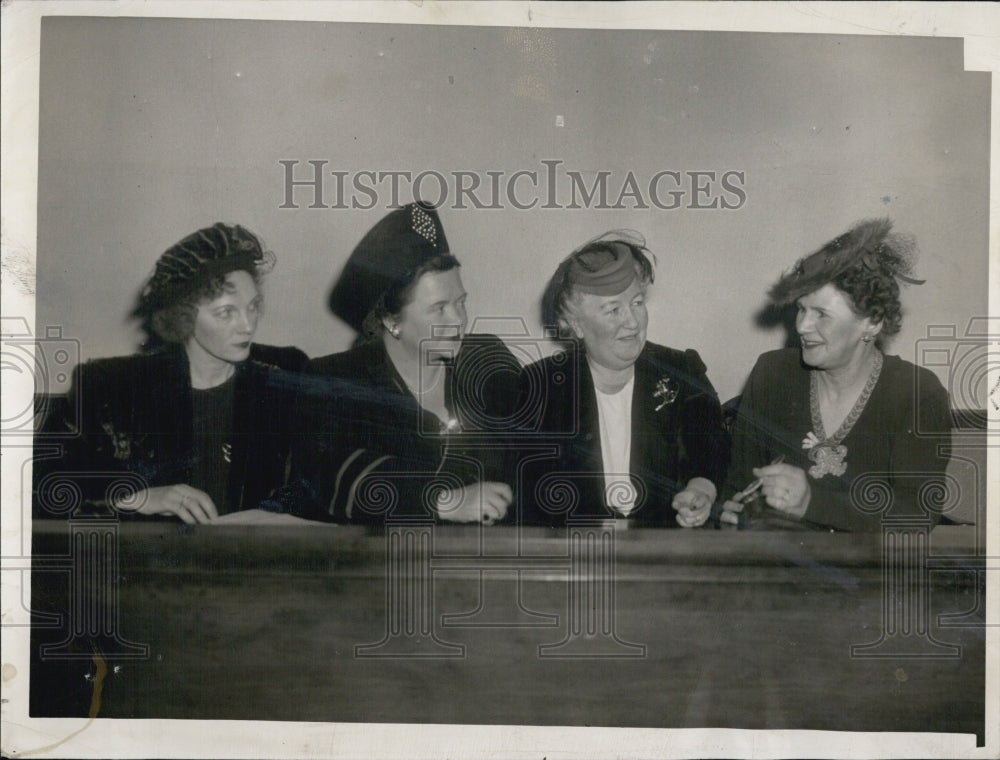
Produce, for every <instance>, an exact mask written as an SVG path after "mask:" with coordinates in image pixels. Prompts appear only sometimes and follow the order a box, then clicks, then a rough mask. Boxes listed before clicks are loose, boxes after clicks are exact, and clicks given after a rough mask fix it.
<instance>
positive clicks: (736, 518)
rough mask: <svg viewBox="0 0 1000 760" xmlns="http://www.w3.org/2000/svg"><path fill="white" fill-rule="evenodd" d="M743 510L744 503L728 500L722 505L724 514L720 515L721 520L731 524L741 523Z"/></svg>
mask: <svg viewBox="0 0 1000 760" xmlns="http://www.w3.org/2000/svg"><path fill="white" fill-rule="evenodd" d="M742 511H743V504H742V503H740V502H738V501H730V500H726V502H725V503H724V504H723V505H722V514H720V515H719V522H720V523H728V524H729V525H739V524H740V512H742Z"/></svg>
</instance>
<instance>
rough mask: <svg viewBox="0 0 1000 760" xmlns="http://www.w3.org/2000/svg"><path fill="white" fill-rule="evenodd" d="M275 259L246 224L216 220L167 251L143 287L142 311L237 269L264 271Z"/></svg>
mask: <svg viewBox="0 0 1000 760" xmlns="http://www.w3.org/2000/svg"><path fill="white" fill-rule="evenodd" d="M274 259H275V257H274V254H273V253H271V252H270V251H268V250H265V249H264V246H263V244H262V243H261V241H260V239H259V238H258V237H257V236H256V235H255V234H254V233H252V232H250V230H248V229H247V228H246V227H242V226H240V225H238V224H235V225H231V224H224V223H222V222H216V223H215V224H213V225H212V226H211V227H205V228H203V229H200V230H198V231H196V232H192V233H191V234H190V235H188V236H187V237H185V238H184V239H182V240H180V241H179V242H177V243H174V244H173V245H172V246H170V247H169V248H168V249H167V250H166V251H164V252H163V254H162V255H161V256H160V258H159V259H158V260H157V262H156V268H155V269H154V271H153V275H152V277H150V278H149V281H148V282H147V283H146V286H145V288H143V291H142V296H141V297H140V307H139V311H141V312H148V313H151V312H153V311H156V310H158V309H162V308H165V307H167V306H170V305H171V304H174V303H176V302H177V301H179V300H181V299H182V298H184V296H186V295H187V294H189V293H191V292H193V291H195V290H197V289H198V287H199V286H201V285H202V284H203V283H205V282H207V281H208V280H210V279H211V278H213V277H216V276H219V275H222V274H227V273H229V272H232V271H235V270H237V269H244V268H245V269H248V270H251V271H254V272H257V273H264V272H266V271H267V270H268V269H270V268H271V267H272V266H273V265H274Z"/></svg>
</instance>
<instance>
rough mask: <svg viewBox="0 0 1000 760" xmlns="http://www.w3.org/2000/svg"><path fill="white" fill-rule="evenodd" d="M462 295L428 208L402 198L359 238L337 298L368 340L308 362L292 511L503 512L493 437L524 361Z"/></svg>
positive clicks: (340, 515) (491, 518)
mask: <svg viewBox="0 0 1000 760" xmlns="http://www.w3.org/2000/svg"><path fill="white" fill-rule="evenodd" d="M465 301H466V292H465V288H464V287H463V285H462V280H461V277H460V276H459V263H458V260H457V259H456V258H455V256H454V255H453V254H452V253H451V250H450V248H449V245H448V240H447V238H446V237H445V232H444V228H443V227H442V225H441V220H440V218H439V216H438V214H437V211H436V210H435V209H434V208H433V207H432V206H429V205H426V204H423V203H420V202H416V203H411V204H408V205H406V206H403V207H401V208H398V209H396V210H394V211H392V212H390V213H389V214H388V215H387V216H385V217H384V218H383V219H382V220H380V221H379V222H378V223H377V224H376V225H375V226H374V227H373V228H372V229H371V230H370V231H369V232H368V233H367V234H366V235H365V236H364V238H363V239H362V240H361V242H360V243H358V245H357V246H356V247H355V249H354V251H353V252H352V253H351V255H350V257H349V259H348V261H347V263H346V265H345V267H344V270H343V273H342V274H341V275H340V277H339V279H338V281H337V283H336V285H335V286H334V288H333V291H332V293H331V296H330V306H331V309H332V311H333V312H334V313H335V314H337V315H338V316H340V317H341V318H342V319H344V321H346V322H347V323H348V324H349V325H351V326H352V327H354V328H355V329H356V330H357V331H358V333H359V336H360V338H361V341H360V344H359V345H357V346H356V347H355V348H353V349H351V350H349V351H346V352H343V353H338V354H332V355H330V356H325V357H322V358H319V359H315V360H313V361H311V362H310V363H309V365H308V366H307V368H306V372H307V374H308V375H309V377H308V378H307V379H306V380H304V381H303V384H304V388H303V392H302V394H301V402H300V407H299V419H300V421H301V428H302V430H303V431H304V432H305V433H306V434H305V435H301V436H299V437H298V438H297V441H298V443H297V445H296V447H295V451H294V454H293V464H294V470H295V472H296V474H297V476H298V482H299V484H300V485H301V486H302V488H301V489H299V491H298V495H297V496H294V497H292V503H293V504H296V506H295V507H293V510H294V511H297V512H299V513H300V514H303V515H304V516H307V517H314V518H320V519H325V520H332V521H335V522H362V523H379V522H383V521H385V520H386V519H388V518H390V517H394V516H404V515H405V516H422V517H425V518H428V519H434V520H441V521H449V522H485V523H491V522H495V521H498V520H501V519H502V518H503V517H504V516H505V515H506V512H507V508H508V506H509V504H510V500H511V489H510V487H509V486H508V485H507V484H506V483H504V482H503V481H502V474H503V456H502V451H501V449H500V448H499V446H498V445H497V441H496V440H495V439H494V435H495V434H497V433H500V432H502V431H503V429H504V428H505V427H508V426H509V425H510V422H509V419H510V415H511V411H512V403H513V401H514V399H515V397H514V393H515V388H514V382H513V381H514V379H515V378H516V375H517V372H518V370H519V369H520V364H519V362H518V361H517V360H516V359H515V358H514V356H513V355H512V354H511V353H510V351H509V350H508V349H507V348H506V346H505V345H504V344H503V342H502V341H500V340H499V339H498V338H497V337H495V336H492V335H470V334H467V333H466V327H467V316H466V307H465ZM303 493H304V494H306V496H305V497H303V496H302V494H303Z"/></svg>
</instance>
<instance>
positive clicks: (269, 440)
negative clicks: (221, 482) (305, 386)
mask: <svg viewBox="0 0 1000 760" xmlns="http://www.w3.org/2000/svg"><path fill="white" fill-rule="evenodd" d="M254 348H255V349H257V351H256V352H252V354H251V356H253V355H257V356H261V355H263V356H267V357H268V358H269V359H271V360H272V361H280V362H282V363H283V364H285V365H286V366H289V367H297V366H301V365H302V364H304V362H305V361H306V359H307V357H306V355H305V354H304V353H302V352H301V351H299V350H298V349H296V348H274V347H268V346H264V347H260V348H258V347H256V346H255V347H254ZM233 383H234V385H233V419H232V440H231V446H232V450H231V461H230V465H229V490H228V494H227V496H228V501H229V504H230V511H237V510H242V509H254V508H257V507H258V506H259V505H260V503H261V502H262V500H264V499H266V498H267V497H268V496H269V495H271V494H272V493H273V491H274V490H275V489H276V488H278V487H279V486H280V485H281V484H282V482H283V480H284V476H285V472H286V466H287V458H288V449H289V438H288V430H287V427H286V423H287V420H289V419H290V417H291V411H292V408H293V402H294V393H293V391H294V385H293V383H292V375H290V374H289V373H287V372H285V371H283V370H281V369H279V368H278V367H277V366H275V365H274V364H264V363H262V362H260V361H257V360H255V359H253V358H251V359H248V360H247V361H245V362H241V363H240V364H238V365H237V366H236V372H235V374H234V377H233ZM53 417H55V419H50V420H48V421H47V422H46V425H45V429H46V430H47V431H49V433H50V435H49V436H46V435H45V434H42V435H41V436H36V451H37V450H38V447H39V446H40V445H42V446H45V445H46V442H47V441H52V442H58V443H59V445H60V447H62V448H63V453H62V456H55V457H52V458H49V459H45V460H44V461H43V462H42V463H41V464H42V466H41V467H40V468H39V470H38V473H37V474H36V477H35V485H36V493H35V497H36V503H35V513H36V515H38V516H41V517H57V516H66V515H68V514H71V513H72V512H73V511H74V508H75V507H77V506H81V504H80V502H82V505H83V506H84V508H85V509H87V510H93V509H99V510H101V511H103V510H104V509H105V508H106V506H107V500H108V496H109V495H111V494H112V493H113V494H114V495H115V496H117V497H119V498H120V497H122V496H125V495H126V494H127V493H129V492H130V491H136V490H141V489H142V488H147V487H157V486H167V485H174V484H178V483H187V484H189V485H192V486H194V487H197V484H194V483H191V482H190V477H191V472H192V467H193V465H194V461H193V457H194V448H193V444H192V442H193V438H194V435H195V434H196V431H194V430H193V429H192V428H193V410H192V396H191V381H190V370H189V367H188V360H187V354H186V353H185V352H184V350H183V349H182V348H180V347H179V346H170V347H167V348H165V349H163V350H160V351H157V352H155V353H152V354H138V355H134V356H125V357H116V358H110V359H96V360H92V361H88V362H86V363H83V364H80V365H79V366H77V368H76V369H75V371H74V373H73V382H72V387H71V389H70V393H69V396H68V398H67V399H66V402H65V403H64V404H62V405H60V406H59V407H58V409H57V410H54V414H53ZM66 433H70V434H72V435H70V437H67V436H66ZM51 434H57V435H51ZM56 450H58V449H56ZM68 483H72V484H73V487H75V488H76V489H78V494H79V497H70V498H67V496H68V495H69V494H71V491H69V490H66V489H67V484H68ZM70 502H72V503H70ZM123 514H124V512H123Z"/></svg>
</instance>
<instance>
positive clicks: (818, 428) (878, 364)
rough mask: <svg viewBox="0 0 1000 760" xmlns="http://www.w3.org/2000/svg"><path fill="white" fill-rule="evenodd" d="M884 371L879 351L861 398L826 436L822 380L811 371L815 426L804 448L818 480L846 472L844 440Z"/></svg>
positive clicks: (812, 411) (812, 474) (804, 443)
mask: <svg viewBox="0 0 1000 760" xmlns="http://www.w3.org/2000/svg"><path fill="white" fill-rule="evenodd" d="M881 374H882V353H881V352H876V353H875V365H874V366H873V367H872V371H871V374H870V375H869V376H868V382H866V383H865V387H864V389H862V391H861V395H860V396H858V400H857V401H855V402H854V406H853V407H852V408H851V411H850V412H849V413H848V415H847V417H846V418H845V419H844V421H843V422H842V423H841V424H840V427H839V428H837V431H836V432H835V433H834V434H833V435H831V436H829V437H827V435H826V431H825V430H824V428H823V416H822V415H821V414H820V410H819V381H818V380H817V379H816V370H812V371H811V372H810V373H809V413H810V415H811V416H812V426H813V429H812V431H810V432H809V434H808V435H806V437H805V438H804V439H803V441H802V448H803V449H806V450H808V452H809V459H810V461H812V462H813V466H812V467H810V468H809V475H810V476H811V477H813V478H815V479H816V480H819V479H820V478H822V477H823V476H824V475H833V476H834V477H839V476H841V475H843V474H844V473H845V472H847V463H846V462H845V461H844V457H846V456H847V447H846V446H844V445H843V443H841V441H843V440H844V438H846V437H847V434H848V433H850V432H851V429H852V428H853V427H854V423H856V422H857V421H858V417H860V416H861V412H863V411H864V409H865V406H866V405H867V404H868V399H869V398H870V397H871V395H872V391H873V390H875V384H876V383H877V382H878V378H879V375H881Z"/></svg>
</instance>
